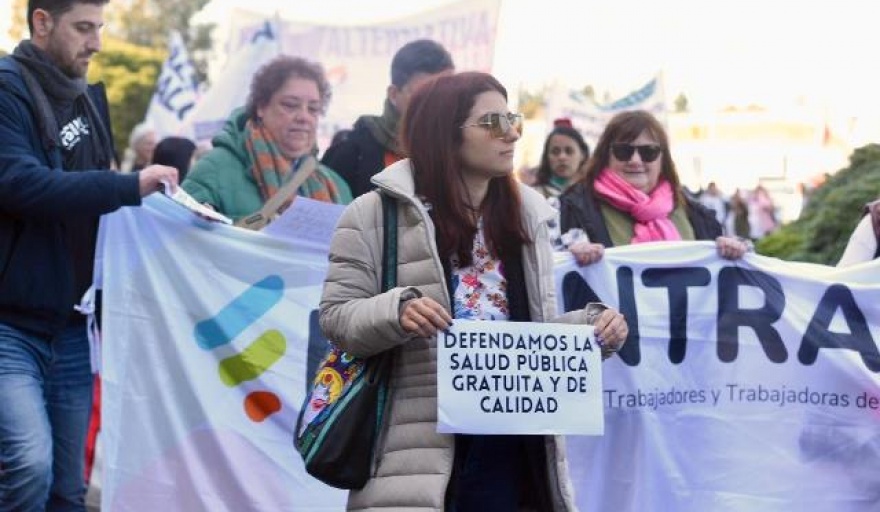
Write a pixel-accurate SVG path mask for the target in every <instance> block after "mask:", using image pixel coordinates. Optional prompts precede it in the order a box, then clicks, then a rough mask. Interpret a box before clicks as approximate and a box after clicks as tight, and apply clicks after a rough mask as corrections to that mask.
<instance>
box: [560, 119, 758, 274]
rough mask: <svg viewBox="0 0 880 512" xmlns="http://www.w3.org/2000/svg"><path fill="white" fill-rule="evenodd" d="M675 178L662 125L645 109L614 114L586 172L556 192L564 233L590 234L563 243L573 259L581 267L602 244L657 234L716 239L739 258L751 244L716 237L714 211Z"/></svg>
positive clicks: (718, 230) (728, 255)
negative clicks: (688, 194) (569, 242)
mask: <svg viewBox="0 0 880 512" xmlns="http://www.w3.org/2000/svg"><path fill="white" fill-rule="evenodd" d="M680 183H681V182H680V181H679V178H678V173H677V172H676V170H675V163H674V162H673V161H672V155H671V153H670V150H669V140H668V137H667V135H666V131H665V130H664V129H663V125H661V124H660V122H659V121H657V119H656V118H655V117H654V116H653V115H652V114H651V113H650V112H647V111H644V110H636V111H628V112H621V113H619V114H617V115H615V116H614V117H613V118H612V119H611V121H609V123H608V125H607V126H606V127H605V130H604V132H603V133H602V135H601V136H600V138H599V142H598V143H597V145H596V151H595V152H594V153H593V157H592V158H591V159H590V160H589V161H588V162H587V168H586V173H585V176H584V177H583V178H582V179H581V181H580V182H578V183H577V184H575V185H573V186H572V187H570V188H569V189H568V190H567V191H566V192H565V193H563V194H562V196H560V203H561V205H560V214H561V223H562V232H563V233H565V232H567V231H568V230H570V229H573V228H578V229H581V230H583V231H584V232H585V233H586V235H587V237H588V240H583V241H579V242H577V243H574V244H572V245H571V246H570V247H569V250H571V252H572V254H573V255H574V257H575V260H576V261H577V262H578V263H579V264H581V265H586V264H590V263H594V262H596V261H598V260H599V259H601V258H602V256H603V254H604V248H605V247H614V246H620V245H628V244H637V243H643V242H652V241H661V240H715V243H716V245H717V247H718V253H719V255H721V256H722V257H724V258H729V259H737V258H740V257H742V255H743V254H745V253H746V251H747V250H748V249H749V248H750V245H749V244H748V243H747V242H746V241H743V240H739V239H737V238H732V237H726V236H722V229H721V225H720V224H719V223H718V220H717V219H716V218H715V215H714V213H713V212H712V211H710V210H708V209H707V208H705V207H704V206H702V205H701V204H699V203H698V202H696V201H694V200H692V199H690V198H689V197H687V196H686V195H685V194H684V192H683V190H682V186H681V184H680Z"/></svg>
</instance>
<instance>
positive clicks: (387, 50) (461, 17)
mask: <svg viewBox="0 0 880 512" xmlns="http://www.w3.org/2000/svg"><path fill="white" fill-rule="evenodd" d="M500 5H501V1H500V0H465V1H461V2H455V3H451V4H448V5H443V6H440V7H438V8H436V9H432V10H428V11H425V12H423V13H419V14H415V15H412V16H407V17H404V18H400V19H396V20H394V21H388V22H383V23H375V24H370V25H318V24H310V23H302V22H298V21H295V20H286V19H282V18H279V17H275V18H271V19H267V18H266V17H265V16H263V15H260V14H257V13H253V12H249V11H243V10H240V11H237V12H236V13H235V15H234V16H233V17H232V19H233V23H234V25H233V27H232V28H231V31H230V34H231V35H230V40H229V43H228V44H227V47H228V48H229V52H230V53H229V62H230V63H229V64H227V66H226V67H224V71H223V72H222V73H220V75H219V76H218V78H217V79H216V80H215V85H214V86H213V87H212V89H210V90H208V91H207V92H206V93H205V98H204V99H203V102H204V103H208V104H210V106H205V107H204V108H202V107H201V106H199V108H197V110H196V111H195V112H193V114H192V115H191V116H190V118H189V119H187V122H186V124H187V125H188V126H191V127H193V128H192V131H193V132H194V133H196V136H197V137H198V139H199V140H209V139H210V138H211V137H212V136H213V134H214V133H216V130H217V129H219V127H220V126H222V125H223V122H224V121H225V120H226V118H227V117H228V116H229V113H230V112H232V110H233V109H235V108H237V107H240V106H242V105H243V104H244V99H245V98H246V94H247V91H248V88H249V87H250V82H251V78H252V77H253V74H254V72H255V71H256V69H258V68H259V65H261V64H263V63H265V62H267V61H268V60H270V59H271V58H272V57H275V56H276V55H278V54H279V53H281V54H284V55H292V56H298V57H303V58H305V59H308V60H310V61H315V62H319V63H321V65H323V67H324V70H325V72H326V73H327V78H328V80H329V81H330V84H331V86H332V89H333V99H332V101H331V102H330V107H329V109H328V111H327V113H326V115H325V116H324V118H323V119H322V122H321V124H320V126H319V128H318V141H319V146H321V148H322V149H324V148H326V145H327V143H328V142H329V141H330V139H331V138H332V136H333V134H334V133H336V131H338V130H340V129H342V128H350V127H351V126H352V125H353V124H354V122H355V120H356V119H357V118H358V117H359V116H361V115H364V114H376V115H378V114H380V113H381V110H382V102H383V101H384V99H385V89H386V88H387V87H388V85H389V84H390V82H391V59H392V57H393V56H394V53H395V52H396V51H397V50H398V49H399V48H400V47H401V46H403V45H404V44H406V43H407V42H409V41H413V40H415V39H420V38H430V39H435V40H437V41H438V42H440V43H441V44H443V45H444V46H445V47H446V49H447V50H449V52H450V53H451V54H452V57H453V60H454V62H455V65H456V69H457V70H460V71H464V70H477V71H487V72H488V71H491V69H492V62H493V58H494V54H495V38H496V33H497V27H498V15H499V9H500ZM270 37H271V38H272V40H274V41H275V46H272V47H271V48H267V47H265V46H261V47H262V48H265V49H264V50H263V51H262V52H261V53H258V54H257V53H256V52H255V51H254V45H255V44H260V45H262V43H265V41H267V40H268V39H269V38H270ZM243 52H248V55H249V57H247V58H242V57H239V56H240V55H242V54H243ZM233 62H236V63H237V62H245V63H248V64H249V65H247V66H238V67H236V68H235V72H233V71H232V70H231V66H232V64H231V63H233ZM227 68H230V70H229V71H227ZM215 89H216V91H215Z"/></svg>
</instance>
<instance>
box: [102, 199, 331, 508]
mask: <svg viewBox="0 0 880 512" xmlns="http://www.w3.org/2000/svg"><path fill="white" fill-rule="evenodd" d="M101 231H102V239H103V266H104V267H103V274H104V279H103V286H104V288H103V289H104V311H103V319H104V320H105V322H104V324H103V334H104V336H103V339H104V344H103V346H104V367H103V375H102V378H103V389H102V391H103V395H102V402H103V403H102V407H103V411H102V412H103V418H102V419H103V427H102V435H103V442H104V447H105V452H104V463H105V474H106V477H105V480H104V486H103V489H102V508H103V509H104V510H112V511H114V512H121V511H132V512H142V511H144V510H165V511H177V510H181V511H182V510H186V511H187V512H197V511H205V512H222V511H230V512H240V511H267V510H273V511H274V510H278V511H303V510H308V511H312V510H314V511H320V510H326V511H330V510H333V511H338V510H343V509H344V506H345V496H346V493H345V492H343V491H339V490H336V489H332V488H330V487H327V486H325V485H323V484H321V483H320V482H318V481H317V480H315V479H313V478H311V477H310V476H308V475H307V474H306V472H305V470H304V468H303V464H302V460H301V459H300V456H299V454H298V453H297V452H296V450H295V449H294V447H293V437H292V435H293V434H292V433H293V430H294V426H295V424H296V418H297V415H298V414H299V409H300V405H301V404H302V401H303V400H304V398H305V390H306V377H305V376H306V374H307V372H308V371H309V370H307V366H309V365H311V367H312V368H313V367H314V366H315V365H316V364H317V359H318V358H319V357H320V356H322V355H323V353H324V350H325V348H326V340H325V339H324V338H323V336H322V335H321V334H320V329H319V328H318V325H317V311H316V306H317V304H318V300H319V297H320V293H321V289H322V286H323V281H324V275H325V274H326V266H327V248H326V246H325V247H324V248H323V249H321V248H315V247H316V246H315V244H313V243H310V244H307V245H303V246H295V245H292V244H289V243H286V242H283V241H280V240H277V239H273V238H272V237H269V236H267V235H265V234H262V233H257V232H252V231H247V230H243V229H238V228H234V227H231V226H226V225H223V224H217V223H209V222H208V221H205V220H202V219H200V218H198V217H196V216H195V215H194V214H192V213H191V212H190V211H189V210H187V209H186V208H184V207H183V206H180V205H178V204H177V203H174V202H173V201H171V200H170V199H168V198H166V197H164V196H161V195H159V194H153V195H152V196H149V197H147V198H146V200H145V202H144V206H143V207H141V208H123V209H121V210H120V211H118V212H116V213H114V214H113V215H109V216H106V217H104V219H103V221H102V226H101ZM309 347H311V352H310V351H309ZM310 356H311V357H310Z"/></svg>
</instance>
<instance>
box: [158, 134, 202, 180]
mask: <svg viewBox="0 0 880 512" xmlns="http://www.w3.org/2000/svg"><path fill="white" fill-rule="evenodd" d="M195 151H196V145H195V143H194V142H193V141H191V140H189V139H187V138H185V137H165V138H164V139H162V140H160V141H159V143H158V144H156V149H154V150H153V158H152V162H153V163H154V164H161V165H167V166H169V167H174V168H175V169H177V172H178V176H179V177H178V179H179V180H181V181H183V180H184V179H186V174H187V172H189V168H190V165H192V162H193V155H194V154H195Z"/></svg>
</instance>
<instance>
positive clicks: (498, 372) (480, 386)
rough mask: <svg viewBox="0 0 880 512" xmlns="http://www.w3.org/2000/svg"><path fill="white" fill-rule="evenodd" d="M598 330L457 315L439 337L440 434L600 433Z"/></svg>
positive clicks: (600, 403) (601, 421) (578, 326)
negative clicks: (488, 320)
mask: <svg viewBox="0 0 880 512" xmlns="http://www.w3.org/2000/svg"><path fill="white" fill-rule="evenodd" d="M601 359H602V358H601V355H600V353H599V346H598V345H596V339H595V336H594V335H593V327H592V326H585V325H571V324H553V323H532V322H481V321H473V320H456V321H455V322H454V323H453V324H452V326H451V327H450V328H449V329H448V330H446V331H441V332H439V333H438V334H437V399H438V414H437V416H438V425H437V431H438V432H444V433H466V434H578V435H600V434H602V429H603V426H604V421H603V418H602V402H601V400H602V366H601Z"/></svg>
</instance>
